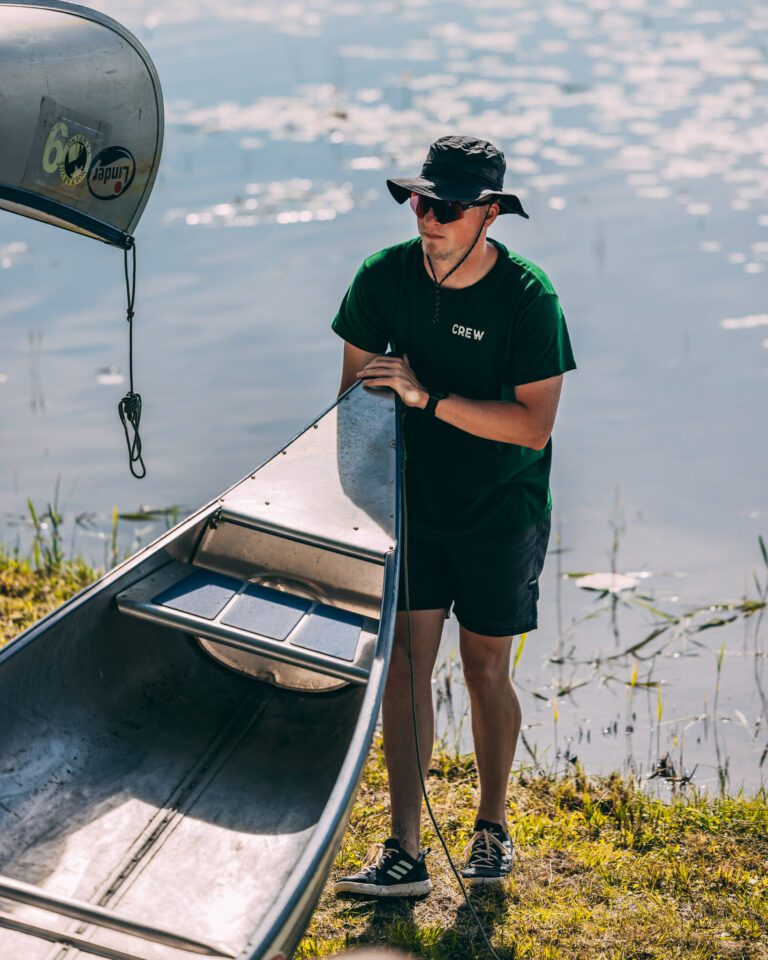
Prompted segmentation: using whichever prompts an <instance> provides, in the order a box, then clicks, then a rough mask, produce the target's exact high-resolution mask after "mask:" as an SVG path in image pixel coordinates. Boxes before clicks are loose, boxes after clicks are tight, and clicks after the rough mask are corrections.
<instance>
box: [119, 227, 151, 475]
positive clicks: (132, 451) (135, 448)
mask: <svg viewBox="0 0 768 960" xmlns="http://www.w3.org/2000/svg"><path fill="white" fill-rule="evenodd" d="M131 252H132V254H133V266H132V270H131V272H130V273H129V271H128V250H125V251H124V254H125V260H124V266H125V292H126V296H127V298H128V309H127V310H126V320H127V321H128V374H129V389H128V393H126V395H125V396H124V397H123V399H122V400H121V401H120V403H118V405H117V412H118V413H119V414H120V422H121V423H122V425H123V430H124V431H125V442H126V443H127V444H128V465H129V466H130V468H131V473H132V474H133V475H134V477H136V479H137V480H141V479H143V478H144V477H146V475H147V468H146V467H145V466H144V461H143V460H142V458H141V437H140V436H139V423H140V421H141V397H140V396H139V394H138V393H134V392H133V304H134V301H135V300H136V246H135V244H134V245H133V246H132V247H131ZM129 427H130V430H133V439H131V435H130V430H129ZM136 463H138V464H139V467H140V468H141V473H137V472H136V467H135V466H134V464H136Z"/></svg>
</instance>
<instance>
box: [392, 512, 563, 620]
mask: <svg viewBox="0 0 768 960" xmlns="http://www.w3.org/2000/svg"><path fill="white" fill-rule="evenodd" d="M551 521H552V517H551V514H547V516H546V517H544V519H543V520H540V521H539V522H538V523H537V524H534V526H532V527H529V528H528V529H527V530H523V531H522V532H521V533H513V534H509V535H507V536H505V537H504V538H503V539H501V538H499V537H483V538H477V537H472V538H462V539H448V538H445V539H440V538H432V537H429V538H427V537H424V536H421V535H419V534H418V533H411V535H410V536H409V537H408V588H409V601H410V608H411V610H438V609H441V608H442V609H444V610H445V611H446V616H448V614H449V613H450V610H451V606H452V605H453V608H454V613H455V614H456V619H457V620H458V621H459V623H460V624H461V625H462V626H463V627H465V628H466V629H467V630H471V631H472V632H473V633H480V634H483V635H484V636H487V637H509V636H513V635H519V634H521V633H528V631H529V630H535V629H536V626H537V624H538V620H537V614H536V602H537V600H538V599H539V575H540V574H541V570H542V567H543V566H544V557H545V556H546V553H547V544H548V543H549V531H550V526H551ZM405 559H406V558H405V551H403V552H402V553H401V554H400V589H399V592H398V598H397V608H398V610H404V609H405Z"/></svg>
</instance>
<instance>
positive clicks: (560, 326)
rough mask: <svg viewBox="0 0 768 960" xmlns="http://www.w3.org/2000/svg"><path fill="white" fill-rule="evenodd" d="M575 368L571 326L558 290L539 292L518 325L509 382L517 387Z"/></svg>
mask: <svg viewBox="0 0 768 960" xmlns="http://www.w3.org/2000/svg"><path fill="white" fill-rule="evenodd" d="M575 369H576V361H575V360H574V358H573V350H572V349H571V340H570V337H569V335H568V327H567V326H566V323H565V317H564V316H563V311H562V308H561V306H560V300H559V299H558V297H557V294H555V293H549V292H544V291H542V292H540V293H539V294H538V295H537V296H536V297H535V299H534V300H533V302H532V303H531V304H530V305H529V306H528V307H527V309H525V310H524V311H523V313H522V314H521V315H520V317H519V319H518V321H517V323H516V324H515V326H514V328H513V331H512V336H511V338H510V345H509V363H508V367H507V376H506V378H505V379H506V382H507V385H508V386H511V387H514V386H519V385H521V384H524V383H534V382H535V381H536V380H546V379H547V378H548V377H556V376H558V374H561V373H566V372H567V371H568V370H575Z"/></svg>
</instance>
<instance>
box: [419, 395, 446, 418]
mask: <svg viewBox="0 0 768 960" xmlns="http://www.w3.org/2000/svg"><path fill="white" fill-rule="evenodd" d="M447 396H448V394H447V393H430V395H429V400H427V405H426V407H424V412H425V413H428V414H429V415H430V417H434V416H435V411H436V410H437V405H438V403H440V401H441V400H445V398H446V397H447Z"/></svg>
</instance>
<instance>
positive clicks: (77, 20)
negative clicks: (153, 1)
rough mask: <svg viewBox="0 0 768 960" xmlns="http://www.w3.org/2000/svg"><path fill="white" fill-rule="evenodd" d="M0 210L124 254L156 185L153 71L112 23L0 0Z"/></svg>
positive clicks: (159, 121) (68, 9) (158, 114)
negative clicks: (39, 222) (123, 251)
mask: <svg viewBox="0 0 768 960" xmlns="http://www.w3.org/2000/svg"><path fill="white" fill-rule="evenodd" d="M0 132H2V143H3V147H2V150H0V210H7V211H9V212H11V213H16V214H21V215H22V216H25V217H31V218H32V219H34V220H42V221H43V222H45V223H50V224H53V225H54V226H58V227H63V228H64V229H66V230H71V231H74V232H76V233H81V234H84V235H85V236H88V237H93V238H95V239H98V240H102V241H104V243H109V244H113V245H114V246H118V247H123V248H129V247H131V246H132V245H133V231H134V229H135V227H136V224H137V223H138V221H139V219H140V217H141V214H142V212H143V211H144V208H145V206H146V204H147V200H148V199H149V195H150V193H151V191H152V187H153V185H154V183H155V178H156V176H157V169H158V165H159V163H160V154H161V151H162V145H163V97H162V92H161V89H160V81H159V79H158V76H157V72H156V70H155V67H154V64H153V63H152V60H151V59H150V57H149V54H148V53H147V51H146V50H145V49H144V47H143V46H142V45H141V44H140V43H139V41H138V40H137V39H136V37H135V36H133V34H132V33H130V31H128V30H126V28H125V27H123V26H122V24H119V23H117V21H115V20H113V19H112V18H111V17H107V16H106V15H105V14H103V13H100V12H99V11H96V10H91V9H89V8H88V7H83V6H78V5H77V4H73V3H65V2H60V0H39V2H32V0H27V2H21V3H19V2H13V0H0Z"/></svg>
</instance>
